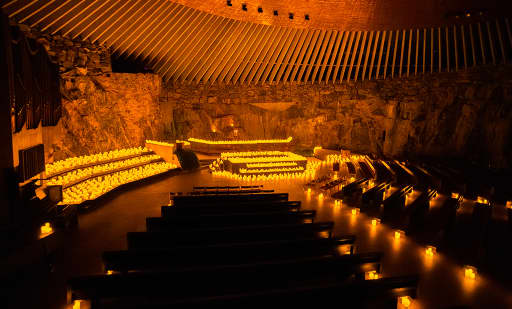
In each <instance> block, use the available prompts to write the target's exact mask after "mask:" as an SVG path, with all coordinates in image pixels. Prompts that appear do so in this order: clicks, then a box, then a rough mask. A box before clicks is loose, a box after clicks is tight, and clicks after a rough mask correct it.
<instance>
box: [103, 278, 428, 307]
mask: <svg viewBox="0 0 512 309" xmlns="http://www.w3.org/2000/svg"><path fill="white" fill-rule="evenodd" d="M418 283H419V277H418V276H403V277H390V278H382V279H379V280H354V281H348V282H334V283H333V282H329V283H317V284H310V285H307V286H299V287H295V286H292V287H282V288H280V289H273V290H270V289H268V290H265V291H255V292H250V293H232V294H222V295H218V296H213V297H212V296H206V297H193V296H192V297H188V298H186V297H183V298H179V299H169V298H163V297H162V298H157V297H140V298H135V299H114V300H107V301H104V302H101V303H98V306H97V308H141V307H143V308H155V309H156V308H197V307H198V306H203V307H206V306H208V307H225V306H228V307H229V308H234V307H235V306H236V307H237V308H239V307H240V306H247V305H250V306H251V307H253V306H254V307H256V306H258V307H261V306H268V305H269V304H272V306H273V307H278V308H289V307H291V306H297V307H303V306H313V307H318V306H328V305H332V304H336V303H340V304H342V306H343V307H344V308H369V307H371V308H379V309H380V308H384V309H389V308H396V303H397V298H398V297H400V296H412V297H416V294H417V286H418ZM162 289H164V288H162ZM170 293H172V292H170ZM368 304H371V305H370V306H368Z"/></svg>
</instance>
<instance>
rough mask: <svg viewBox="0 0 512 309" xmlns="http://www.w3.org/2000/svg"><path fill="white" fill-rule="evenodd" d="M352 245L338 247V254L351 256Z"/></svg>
mask: <svg viewBox="0 0 512 309" xmlns="http://www.w3.org/2000/svg"><path fill="white" fill-rule="evenodd" d="M351 249H352V245H341V246H338V253H339V254H341V255H345V254H350V253H351Z"/></svg>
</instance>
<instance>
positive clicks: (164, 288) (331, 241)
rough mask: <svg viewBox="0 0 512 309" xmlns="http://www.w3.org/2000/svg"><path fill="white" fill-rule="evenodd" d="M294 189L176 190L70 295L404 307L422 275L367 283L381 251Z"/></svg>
mask: <svg viewBox="0 0 512 309" xmlns="http://www.w3.org/2000/svg"><path fill="white" fill-rule="evenodd" d="M300 206H301V204H300V202H297V201H289V200H288V194H286V193H284V194H283V193H253V194H246V193H240V194H224V195H223V194H217V195H181V196H175V197H174V201H173V206H162V211H161V216H160V217H155V218H147V220H146V225H147V231H146V232H130V233H128V235H127V239H128V248H127V250H120V251H107V252H104V254H103V262H104V265H105V271H106V274H100V275H92V276H84V277H77V278H72V279H70V280H69V282H68V286H69V296H70V301H71V302H73V301H81V300H86V301H89V302H90V304H91V307H92V308H170V307H173V308H174V307H180V308H183V307H193V306H197V305H208V306H212V305H223V306H226V305H228V306H240V305H251V306H253V305H270V304H272V305H278V306H290V305H326V304H333V303H339V304H340V305H343V306H348V307H349V308H396V304H397V298H398V297H401V296H411V297H415V295H416V289H417V284H418V280H419V278H418V277H417V276H407V277H391V278H379V279H377V280H365V273H367V272H375V273H377V274H378V273H380V272H381V259H382V253H380V252H365V253H359V252H357V253H356V252H355V251H354V244H355V240H356V239H355V236H353V235H343V236H339V235H334V233H333V228H334V223H333V222H330V221H329V222H317V221H316V220H315V215H316V212H315V211H312V210H301V208H300Z"/></svg>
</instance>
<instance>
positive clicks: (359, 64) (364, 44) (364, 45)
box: [354, 31, 368, 81]
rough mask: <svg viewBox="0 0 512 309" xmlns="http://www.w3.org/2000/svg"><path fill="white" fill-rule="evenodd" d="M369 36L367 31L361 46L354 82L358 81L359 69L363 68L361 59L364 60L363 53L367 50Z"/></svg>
mask: <svg viewBox="0 0 512 309" xmlns="http://www.w3.org/2000/svg"><path fill="white" fill-rule="evenodd" d="M367 35H368V31H365V32H364V34H363V39H362V40H361V46H360V47H359V57H358V58H357V65H356V72H355V76H354V81H356V80H357V77H358V75H359V68H360V67H361V59H362V58H363V53H364V51H365V48H366V37H367Z"/></svg>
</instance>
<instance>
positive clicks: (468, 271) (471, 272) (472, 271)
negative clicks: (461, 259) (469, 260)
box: [464, 265, 477, 280]
mask: <svg viewBox="0 0 512 309" xmlns="http://www.w3.org/2000/svg"><path fill="white" fill-rule="evenodd" d="M476 275H477V271H476V268H475V267H473V266H469V265H467V266H464V278H466V279H469V280H475V279H476Z"/></svg>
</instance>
